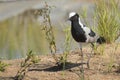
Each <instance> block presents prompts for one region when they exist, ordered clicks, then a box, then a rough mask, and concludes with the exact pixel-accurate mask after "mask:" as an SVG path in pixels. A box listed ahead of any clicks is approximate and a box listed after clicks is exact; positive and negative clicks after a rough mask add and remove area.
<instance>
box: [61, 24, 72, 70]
mask: <svg viewBox="0 0 120 80" xmlns="http://www.w3.org/2000/svg"><path fill="white" fill-rule="evenodd" d="M64 32H65V43H64V52H63V54H62V55H61V57H60V61H59V64H61V65H62V66H63V70H64V69H65V64H66V62H67V57H68V55H69V53H70V48H71V34H70V27H69V26H68V27H67V28H66V29H65V30H64Z"/></svg>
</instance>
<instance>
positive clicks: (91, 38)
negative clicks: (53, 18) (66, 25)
mask: <svg viewBox="0 0 120 80" xmlns="http://www.w3.org/2000/svg"><path fill="white" fill-rule="evenodd" d="M69 20H70V21H71V34H72V36H73V38H74V40H75V41H76V42H78V43H79V44H80V49H81V53H82V44H81V43H91V44H92V45H93V43H95V42H97V43H99V44H101V43H103V42H105V39H104V38H103V37H100V36H99V35H98V34H96V33H95V32H93V31H92V29H90V28H88V27H86V26H85V25H83V24H82V23H81V21H80V17H79V15H78V14H77V13H76V12H71V13H70V14H69ZM82 55H83V53H82Z"/></svg>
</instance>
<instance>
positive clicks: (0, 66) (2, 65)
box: [0, 60, 8, 72]
mask: <svg viewBox="0 0 120 80" xmlns="http://www.w3.org/2000/svg"><path fill="white" fill-rule="evenodd" d="M7 66H8V64H6V63H4V62H2V61H1V60H0V71H1V72H4V71H5V69H6V67H7Z"/></svg>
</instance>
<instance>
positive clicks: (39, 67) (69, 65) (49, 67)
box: [29, 62, 86, 72]
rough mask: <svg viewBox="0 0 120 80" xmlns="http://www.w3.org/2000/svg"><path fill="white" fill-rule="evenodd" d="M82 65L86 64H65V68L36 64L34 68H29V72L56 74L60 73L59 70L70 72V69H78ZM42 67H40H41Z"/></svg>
mask: <svg viewBox="0 0 120 80" xmlns="http://www.w3.org/2000/svg"><path fill="white" fill-rule="evenodd" d="M82 64H86V63H71V62H66V63H65V66H63V65H48V64H37V65H35V66H37V67H36V68H34V67H33V68H31V69H29V71H49V72H56V71H61V70H70V69H71V68H74V67H78V66H80V65H82ZM41 66H42V67H41Z"/></svg>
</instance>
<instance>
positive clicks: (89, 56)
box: [87, 43, 94, 68]
mask: <svg viewBox="0 0 120 80" xmlns="http://www.w3.org/2000/svg"><path fill="white" fill-rule="evenodd" d="M91 45H92V50H91V53H90V55H88V60H87V67H88V68H90V65H89V62H90V58H91V56H92V52H93V49H94V44H93V43H91Z"/></svg>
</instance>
